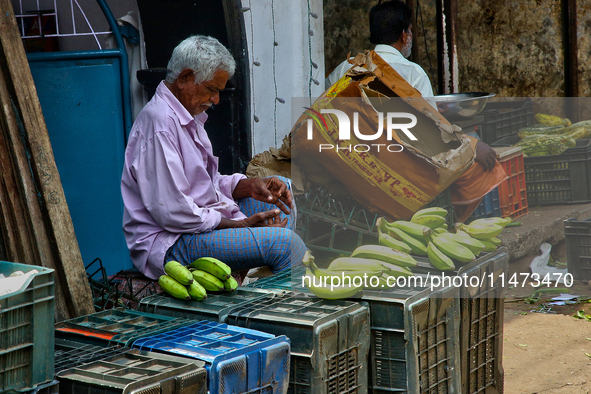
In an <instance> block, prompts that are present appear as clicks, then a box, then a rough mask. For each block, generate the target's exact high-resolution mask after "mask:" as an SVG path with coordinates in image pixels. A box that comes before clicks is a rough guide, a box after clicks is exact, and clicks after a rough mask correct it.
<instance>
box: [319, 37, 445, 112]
mask: <svg viewBox="0 0 591 394" xmlns="http://www.w3.org/2000/svg"><path fill="white" fill-rule="evenodd" d="M374 51H375V52H376V53H377V54H378V55H380V57H381V58H382V59H384V61H385V62H386V63H388V64H389V65H390V66H391V67H392V68H393V69H394V70H396V72H397V73H398V74H400V76H401V77H402V78H404V79H405V80H406V82H408V83H409V84H410V85H411V86H412V87H413V88H415V89H416V90H418V91H419V92H420V93H421V95H422V96H423V97H425V98H427V97H433V96H434V95H433V88H432V87H431V81H430V80H429V76H428V75H427V73H426V72H425V70H423V68H422V67H421V66H419V65H418V64H416V63H413V62H411V61H410V60H408V59H406V58H405V57H404V56H402V54H401V53H400V51H399V50H398V49H396V48H394V47H393V46H390V45H384V44H378V45H376V47H375V49H374ZM351 67H352V65H351V63H349V61H348V60H345V61H344V62H342V63H341V64H339V65H338V66H337V68H335V69H334V71H333V72H332V73H331V74H330V75H329V76H328V78H326V81H325V85H326V89H328V88H329V87H330V86H331V85H332V84H334V83H335V82H336V81H338V80H339V79H340V78H341V77H342V76H343V75H345V73H346V72H347V71H348V70H349V69H350V68H351ZM427 101H428V102H429V103H430V104H431V105H432V106H433V108H437V105H436V104H435V100H434V99H427Z"/></svg>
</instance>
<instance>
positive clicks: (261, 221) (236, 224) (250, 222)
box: [216, 209, 287, 230]
mask: <svg viewBox="0 0 591 394" xmlns="http://www.w3.org/2000/svg"><path fill="white" fill-rule="evenodd" d="M279 214H280V212H279V210H278V209H273V210H271V211H265V212H259V213H256V214H254V215H252V216H250V217H247V218H246V219H242V220H230V219H226V218H222V220H221V221H220V224H218V226H217V227H216V230H222V229H225V228H244V227H285V226H286V225H287V218H285V219H283V220H281V217H280V216H279Z"/></svg>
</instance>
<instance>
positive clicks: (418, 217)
mask: <svg viewBox="0 0 591 394" xmlns="http://www.w3.org/2000/svg"><path fill="white" fill-rule="evenodd" d="M446 216H447V210H446V209H445V208H439V207H432V208H425V209H421V210H420V211H417V212H415V214H414V215H412V218H411V219H410V221H411V222H412V223H416V224H420V225H423V226H427V227H429V228H431V229H435V228H438V227H442V226H443V225H445V220H446V219H445V217H446Z"/></svg>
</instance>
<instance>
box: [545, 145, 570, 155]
mask: <svg viewBox="0 0 591 394" xmlns="http://www.w3.org/2000/svg"><path fill="white" fill-rule="evenodd" d="M567 149H568V146H566V145H563V144H557V143H551V144H549V145H548V154H550V155H560V154H562V153H564V151H566V150H567Z"/></svg>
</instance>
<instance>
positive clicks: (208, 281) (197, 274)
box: [192, 269, 224, 291]
mask: <svg viewBox="0 0 591 394" xmlns="http://www.w3.org/2000/svg"><path fill="white" fill-rule="evenodd" d="M192 274H193V279H195V280H196V281H197V282H198V283H199V284H200V285H201V286H203V287H204V288H205V290H207V291H221V290H224V282H222V280H221V279H219V278H218V277H216V276H215V275H212V274H210V273H209V272H205V271H201V270H197V269H196V270H194V271H193V272H192Z"/></svg>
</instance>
